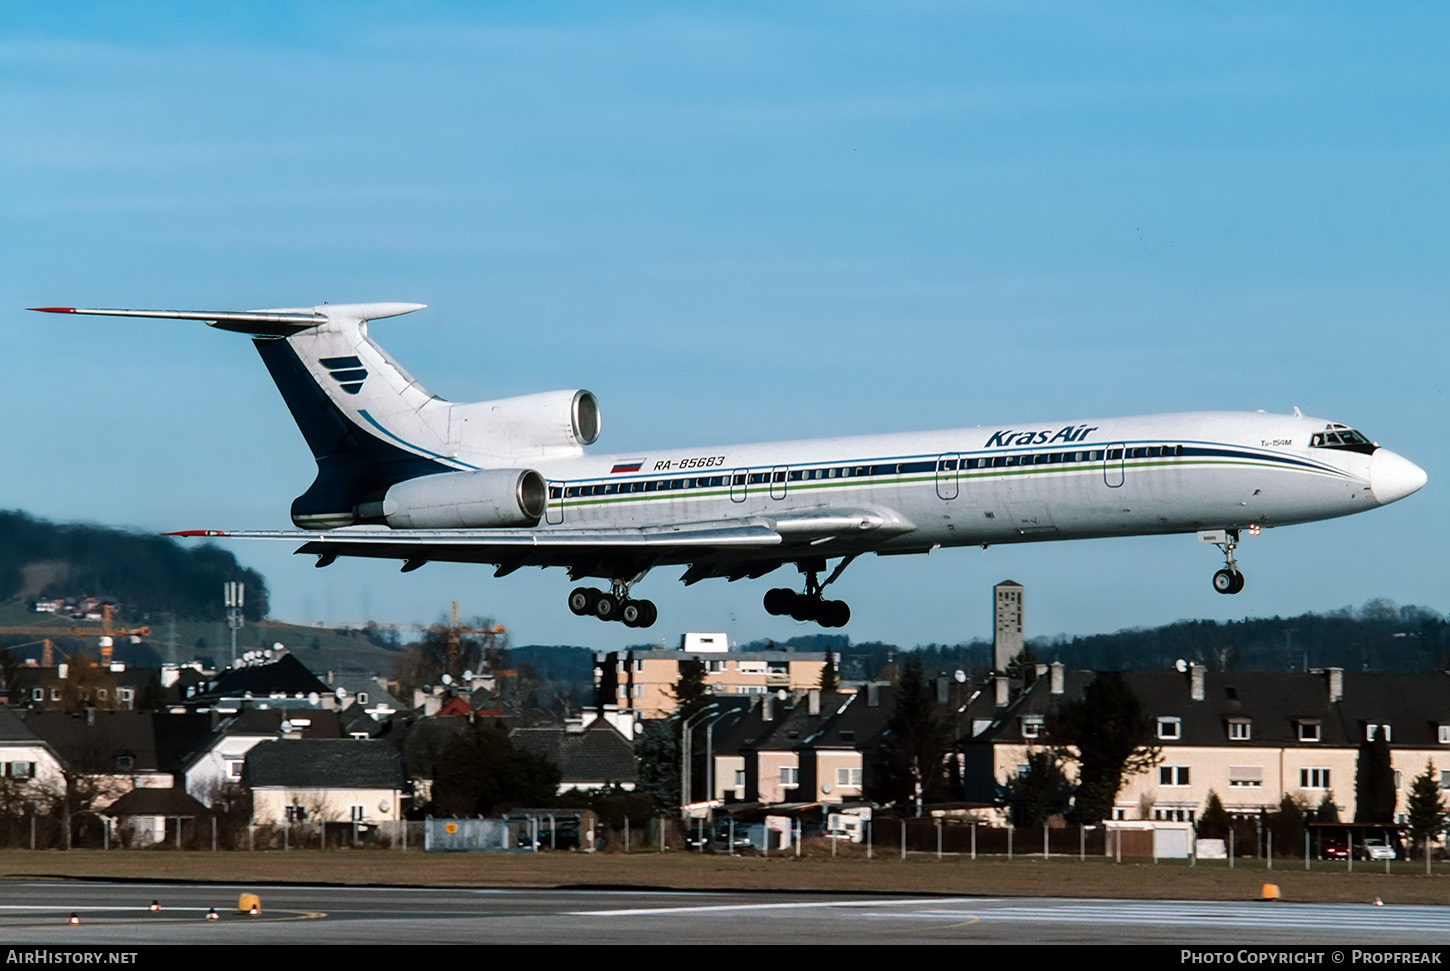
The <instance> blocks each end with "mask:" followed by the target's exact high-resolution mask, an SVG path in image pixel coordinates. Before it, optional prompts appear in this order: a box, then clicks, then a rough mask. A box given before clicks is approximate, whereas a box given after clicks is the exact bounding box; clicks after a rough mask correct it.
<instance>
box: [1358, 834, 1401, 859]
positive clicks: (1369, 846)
mask: <svg viewBox="0 0 1450 971" xmlns="http://www.w3.org/2000/svg"><path fill="white" fill-rule="evenodd" d="M1359 858H1360V859H1361V860H1393V859H1396V855H1395V844H1394V843H1393V842H1392V841H1390V840H1389V839H1387V838H1386V837H1383V836H1367V837H1365V840H1364V843H1362V844H1361V845H1360V846H1359Z"/></svg>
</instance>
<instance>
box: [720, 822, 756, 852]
mask: <svg viewBox="0 0 1450 971" xmlns="http://www.w3.org/2000/svg"><path fill="white" fill-rule="evenodd" d="M757 828H758V827H757ZM732 832H733V833H734V840H735V842H734V843H733V844H732V843H731V842H730V841H731V834H732ZM750 833H751V827H750V826H749V825H748V824H746V823H736V824H735V825H734V827H732V826H731V825H730V820H728V819H719V820H716V821H715V843H714V846H715V849H716V850H719V851H720V852H722V853H729V852H732V851H734V852H736V853H738V852H740V851H741V850H748V849H750V848H751V847H752V846H753V845H754V844H753V843H752V842H751V840H750Z"/></svg>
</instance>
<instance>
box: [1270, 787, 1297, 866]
mask: <svg viewBox="0 0 1450 971" xmlns="http://www.w3.org/2000/svg"><path fill="white" fill-rule="evenodd" d="M1267 826H1268V829H1269V832H1271V833H1273V834H1274V853H1275V855H1277V856H1298V855H1299V854H1301V853H1303V852H1304V808H1303V807H1302V806H1300V805H1299V804H1298V803H1297V802H1295V801H1294V800H1293V798H1291V797H1290V796H1285V797H1284V798H1283V799H1281V800H1279V808H1278V810H1277V811H1276V812H1272V813H1270V814H1269V818H1268V820H1267Z"/></svg>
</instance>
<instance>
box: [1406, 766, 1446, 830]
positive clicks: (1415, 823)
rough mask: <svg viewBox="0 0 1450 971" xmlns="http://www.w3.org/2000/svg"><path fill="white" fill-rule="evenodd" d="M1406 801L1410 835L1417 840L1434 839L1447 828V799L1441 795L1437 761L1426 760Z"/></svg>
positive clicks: (1411, 785)
mask: <svg viewBox="0 0 1450 971" xmlns="http://www.w3.org/2000/svg"><path fill="white" fill-rule="evenodd" d="M1406 803H1407V804H1406V810H1407V812H1408V815H1409V823H1410V835H1411V836H1413V837H1414V838H1415V840H1416V841H1417V842H1419V841H1423V840H1427V839H1432V838H1434V837H1436V836H1438V835H1439V834H1440V833H1441V832H1442V831H1443V830H1444V829H1445V823H1446V812H1445V801H1444V799H1443V798H1441V796H1440V774H1439V773H1438V772H1436V771H1435V763H1433V762H1426V763H1425V771H1424V772H1421V773H1420V774H1419V775H1417V776H1415V781H1414V782H1412V783H1411V784H1410V797H1409V799H1408V800H1407V801H1406Z"/></svg>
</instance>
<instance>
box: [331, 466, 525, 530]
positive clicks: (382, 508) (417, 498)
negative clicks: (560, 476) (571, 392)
mask: <svg viewBox="0 0 1450 971" xmlns="http://www.w3.org/2000/svg"><path fill="white" fill-rule="evenodd" d="M547 497H548V490H547V486H546V485H545V483H544V477H543V476H542V475H540V474H539V473H538V472H536V471H534V470H533V469H488V470H485V471H480V472H441V473H439V474H437V475H425V476H422V477H420V478H417V479H409V480H408V481H407V482H399V483H398V484H397V485H395V486H392V487H390V488H389V489H388V491H387V493H386V494H385V495H384V496H383V498H382V501H381V502H372V503H365V504H363V505H362V506H360V507H359V508H358V513H359V515H360V517H362V518H364V519H382V520H383V521H384V522H386V523H387V524H388V525H389V526H391V527H393V528H394V529H488V528H490V527H500V526H534V525H537V524H538V522H539V520H540V519H541V518H542V517H543V515H544V504H545V502H546V501H547Z"/></svg>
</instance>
